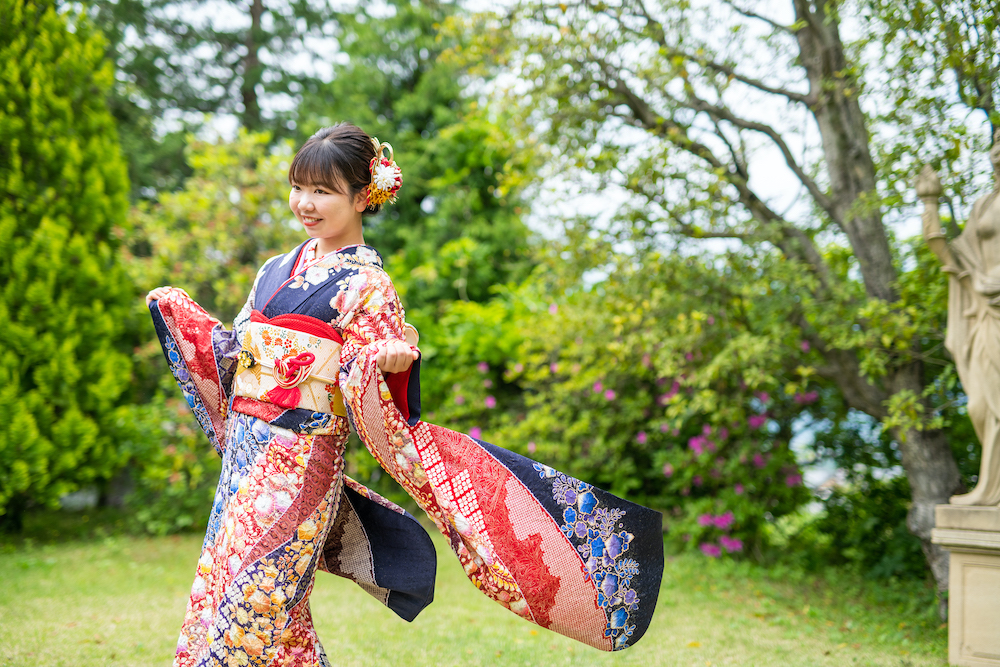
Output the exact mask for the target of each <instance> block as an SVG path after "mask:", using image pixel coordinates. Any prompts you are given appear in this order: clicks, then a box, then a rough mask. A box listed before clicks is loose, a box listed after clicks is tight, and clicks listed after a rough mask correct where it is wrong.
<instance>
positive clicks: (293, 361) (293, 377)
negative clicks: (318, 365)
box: [273, 352, 316, 389]
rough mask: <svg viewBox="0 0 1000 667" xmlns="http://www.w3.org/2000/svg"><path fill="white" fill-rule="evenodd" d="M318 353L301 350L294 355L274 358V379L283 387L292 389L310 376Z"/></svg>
mask: <svg viewBox="0 0 1000 667" xmlns="http://www.w3.org/2000/svg"><path fill="white" fill-rule="evenodd" d="M314 361H316V355H315V354H313V353H312V352H299V353H298V354H296V355H295V356H294V357H291V358H285V359H275V360H274V373H273V375H274V381H275V382H277V383H278V386H279V387H281V388H282V389H291V388H292V387H294V386H295V385H297V384H298V383H300V382H302V381H303V380H305V379H306V378H307V377H309V371H311V370H312V367H313V362H314Z"/></svg>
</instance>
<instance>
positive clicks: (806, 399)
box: [793, 391, 819, 405]
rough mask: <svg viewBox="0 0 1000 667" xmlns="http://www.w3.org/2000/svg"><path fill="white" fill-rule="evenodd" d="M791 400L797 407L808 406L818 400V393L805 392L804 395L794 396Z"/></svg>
mask: <svg viewBox="0 0 1000 667" xmlns="http://www.w3.org/2000/svg"><path fill="white" fill-rule="evenodd" d="M793 399H794V401H795V402H796V403H798V404H799V405H809V404H810V403H815V402H816V401H817V400H819V392H818V391H807V392H806V393H804V394H795V396H794V397H793Z"/></svg>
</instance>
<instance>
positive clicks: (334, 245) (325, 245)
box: [316, 229, 365, 257]
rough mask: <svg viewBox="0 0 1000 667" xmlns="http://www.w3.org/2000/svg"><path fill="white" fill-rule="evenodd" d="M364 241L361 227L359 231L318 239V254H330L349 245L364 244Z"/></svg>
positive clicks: (320, 255)
mask: <svg viewBox="0 0 1000 667" xmlns="http://www.w3.org/2000/svg"><path fill="white" fill-rule="evenodd" d="M364 242H365V236H364V234H362V233H361V230H360V229H359V230H358V231H357V233H352V234H343V235H341V236H336V237H330V238H321V239H317V243H316V256H317V257H322V256H323V255H328V254H330V253H331V252H333V251H334V250H340V249H341V248H346V247H347V246H349V245H362V244H364Z"/></svg>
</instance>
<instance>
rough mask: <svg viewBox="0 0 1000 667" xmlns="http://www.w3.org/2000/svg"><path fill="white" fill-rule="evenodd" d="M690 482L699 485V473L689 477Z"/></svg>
mask: <svg viewBox="0 0 1000 667" xmlns="http://www.w3.org/2000/svg"><path fill="white" fill-rule="evenodd" d="M691 483H692V484H694V485H695V486H701V475H695V476H694V477H692V478H691Z"/></svg>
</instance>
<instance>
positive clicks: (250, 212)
mask: <svg viewBox="0 0 1000 667" xmlns="http://www.w3.org/2000/svg"><path fill="white" fill-rule="evenodd" d="M268 143H269V136H268V135H267V134H266V133H249V132H245V131H241V132H240V133H239V135H238V136H237V137H236V139H235V140H234V141H232V142H226V141H216V142H205V141H200V140H197V139H194V138H193V137H192V138H190V139H189V144H188V148H187V149H186V154H187V160H188V164H189V165H190V168H191V171H192V174H191V176H190V177H189V178H188V179H187V180H186V181H185V182H184V187H183V189H181V190H180V191H178V192H173V193H164V194H163V195H161V196H160V198H159V201H158V202H156V203H155V204H153V203H147V202H142V203H140V204H139V205H138V206H137V207H136V208H135V210H134V211H133V215H132V219H133V222H134V226H135V232H134V233H133V234H132V235H131V236H130V238H129V251H130V255H129V262H130V266H131V271H132V275H133V280H135V282H136V284H137V285H139V287H140V288H141V289H145V290H149V289H152V288H154V287H157V286H159V285H176V286H177V287H182V288H183V289H184V290H186V291H187V292H188V294H190V295H191V297H192V298H194V299H195V300H196V301H198V303H200V304H201V305H202V306H203V307H204V308H205V309H206V310H208V311H209V312H211V313H212V314H213V315H215V316H216V317H218V318H219V319H221V320H222V321H224V322H231V321H232V320H233V318H234V317H235V316H236V314H237V313H238V312H239V310H240V308H241V307H242V306H243V304H244V303H245V302H246V299H247V295H248V294H249V293H250V288H251V286H252V285H253V280H254V276H255V275H256V274H257V269H259V268H260V266H261V265H262V264H263V263H264V261H265V260H266V259H268V258H269V257H273V256H274V255H276V254H278V253H282V252H287V251H288V250H290V249H291V248H292V247H293V246H295V245H297V244H298V243H300V242H301V241H302V239H303V238H304V235H303V234H302V233H301V232H300V231H299V230H297V229H295V226H297V225H298V223H297V222H295V221H294V219H293V218H292V214H291V212H290V211H289V210H288V165H289V163H290V162H291V157H292V152H291V147H290V146H289V145H287V144H282V145H280V146H279V147H278V148H277V149H275V150H268Z"/></svg>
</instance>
